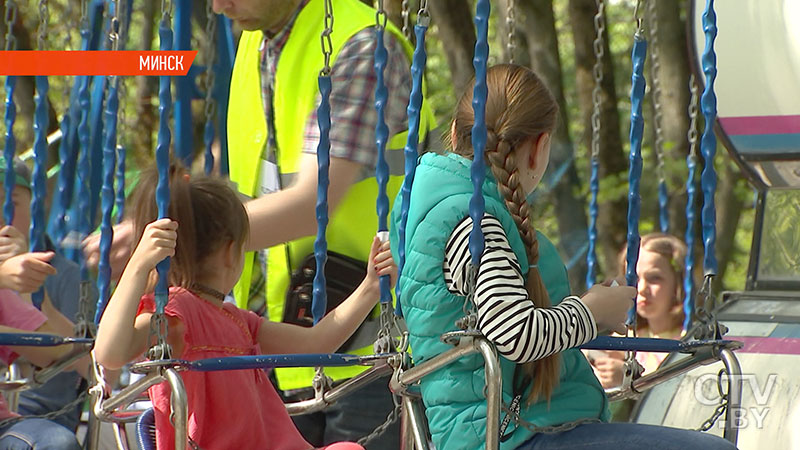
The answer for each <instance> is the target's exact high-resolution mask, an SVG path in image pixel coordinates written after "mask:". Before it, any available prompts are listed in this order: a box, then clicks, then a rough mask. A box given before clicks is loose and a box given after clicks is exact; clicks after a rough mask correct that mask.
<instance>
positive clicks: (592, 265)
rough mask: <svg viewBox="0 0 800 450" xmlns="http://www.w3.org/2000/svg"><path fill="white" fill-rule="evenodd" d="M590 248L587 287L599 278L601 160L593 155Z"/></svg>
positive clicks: (588, 251) (587, 261)
mask: <svg viewBox="0 0 800 450" xmlns="http://www.w3.org/2000/svg"><path fill="white" fill-rule="evenodd" d="M589 192H591V197H590V200H589V248H588V250H587V251H586V289H589V288H590V287H592V286H593V285H594V284H595V281H596V280H597V248H596V247H597V214H598V213H599V211H598V206H597V195H598V194H599V193H600V161H599V160H598V159H597V157H596V156H594V155H592V172H591V176H590V178H589Z"/></svg>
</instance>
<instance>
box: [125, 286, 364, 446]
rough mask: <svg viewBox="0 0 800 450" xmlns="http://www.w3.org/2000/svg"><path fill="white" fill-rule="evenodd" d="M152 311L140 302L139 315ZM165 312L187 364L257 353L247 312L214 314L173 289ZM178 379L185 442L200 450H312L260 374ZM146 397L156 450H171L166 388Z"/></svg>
mask: <svg viewBox="0 0 800 450" xmlns="http://www.w3.org/2000/svg"><path fill="white" fill-rule="evenodd" d="M154 310H155V303H154V300H153V296H152V295H149V296H145V297H143V298H142V300H141V303H140V305H139V312H140V313H141V312H152V311H154ZM165 312H166V314H167V315H168V316H171V317H174V318H177V319H179V320H180V321H181V322H183V324H184V325H185V334H184V342H185V347H184V350H183V354H181V355H174V357H175V358H178V359H185V360H190V361H191V360H197V359H203V358H219V357H226V356H242V355H257V354H260V353H261V348H260V346H259V344H258V341H257V336H258V329H259V326H260V324H261V318H259V317H258V316H257V315H256V314H254V313H252V312H250V311H245V310H241V309H239V308H237V307H236V306H234V305H231V304H227V303H226V304H225V305H224V306H223V307H222V308H219V307H217V306H215V305H213V304H211V303H209V302H207V301H205V300H203V299H202V298H200V297H198V296H196V295H195V294H193V293H192V292H189V291H187V290H185V289H179V288H172V289H170V299H169V302H168V304H167V306H166V308H165ZM180 374H181V377H182V378H183V382H184V384H185V386H186V394H187V397H188V400H189V437H190V438H191V439H192V440H193V441H194V442H196V443H197V444H198V445H199V446H200V447H201V448H203V449H204V450H216V449H233V448H237V449H238V448H252V449H275V450H309V449H311V448H312V446H311V444H309V443H308V442H306V441H305V439H303V437H302V436H301V435H300V432H299V431H297V428H296V427H295V426H294V423H293V422H292V420H291V418H290V417H289V415H288V414H287V412H286V409H285V407H284V405H283V401H282V400H281V398H280V397H279V396H278V393H277V392H276V391H275V388H274V387H273V386H272V383H271V382H270V380H269V379H268V378H267V373H266V372H265V371H264V370H260V369H257V370H252V369H251V370H231V371H222V372H192V371H186V372H181V373H180ZM149 393H150V398H151V400H152V402H153V406H154V409H155V419H156V441H157V444H158V448H159V449H160V450H172V449H173V448H174V436H175V432H174V429H173V427H172V425H171V424H170V421H169V411H170V410H169V394H170V388H169V385H168V384H167V383H166V382H164V383H160V384H158V385H155V386H153V387H151V388H150V390H149ZM357 448H359V447H357Z"/></svg>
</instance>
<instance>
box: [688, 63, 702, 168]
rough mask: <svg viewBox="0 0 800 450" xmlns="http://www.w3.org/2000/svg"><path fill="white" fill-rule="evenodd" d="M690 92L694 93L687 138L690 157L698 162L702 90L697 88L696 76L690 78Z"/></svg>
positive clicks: (690, 107) (690, 105) (691, 101)
mask: <svg viewBox="0 0 800 450" xmlns="http://www.w3.org/2000/svg"><path fill="white" fill-rule="evenodd" d="M689 90H690V91H691V92H692V98H691V100H689V132H688V133H687V137H688V139H689V156H690V157H691V158H694V160H695V162H696V161H697V156H698V155H697V149H698V146H697V142H698V139H697V137H698V133H697V116H698V114H699V107H698V104H699V102H700V96H699V95H698V91H699V90H700V88H699V87H698V86H697V80H695V78H694V74H691V75H690V76H689Z"/></svg>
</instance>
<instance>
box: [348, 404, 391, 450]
mask: <svg viewBox="0 0 800 450" xmlns="http://www.w3.org/2000/svg"><path fill="white" fill-rule="evenodd" d="M392 401H394V408H392V411H391V412H390V413H389V415H388V416H386V420H385V421H384V422H383V423H382V424H380V425H378V426H377V427H376V428H375V429H374V430H373V431H372V433H370V434H368V435H366V436H364V437H363V438H361V439H359V440H358V442H357V444H358V445H361V446H362V447H364V446H366V445H367V444H368V443H369V442H370V441H372V440H373V439H375V438H377V437H378V436H380V435H382V434H383V433H385V432H386V430H387V429H388V428H389V427H390V426H391V425H392V424H393V423H395V422H396V421H397V418H398V417H400V408H401V405H402V403H401V402H400V397H399V396H398V395H394V394H392Z"/></svg>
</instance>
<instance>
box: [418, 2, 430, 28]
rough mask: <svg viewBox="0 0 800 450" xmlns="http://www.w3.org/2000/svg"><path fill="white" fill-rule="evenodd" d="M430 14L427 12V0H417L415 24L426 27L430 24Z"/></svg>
mask: <svg viewBox="0 0 800 450" xmlns="http://www.w3.org/2000/svg"><path fill="white" fill-rule="evenodd" d="M430 21H431V16H430V14H429V13H428V0H419V11H417V24H418V25H421V26H424V27H427V26H428V25H429V24H430Z"/></svg>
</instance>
